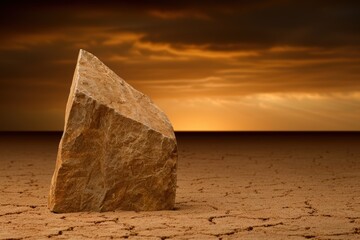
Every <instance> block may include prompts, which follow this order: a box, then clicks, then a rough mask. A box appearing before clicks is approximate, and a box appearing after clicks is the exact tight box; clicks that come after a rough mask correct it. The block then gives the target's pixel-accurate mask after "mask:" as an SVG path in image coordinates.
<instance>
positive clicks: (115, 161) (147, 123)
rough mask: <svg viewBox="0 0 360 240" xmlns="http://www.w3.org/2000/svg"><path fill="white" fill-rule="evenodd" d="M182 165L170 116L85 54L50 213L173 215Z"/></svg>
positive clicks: (60, 152) (74, 88)
mask: <svg viewBox="0 0 360 240" xmlns="http://www.w3.org/2000/svg"><path fill="white" fill-rule="evenodd" d="M176 164H177V146H176V139H175V135H174V131H173V128H172V126H171V123H170V121H169V120H168V118H167V117H166V115H165V114H164V113H163V112H162V111H161V110H160V109H159V108H158V107H157V106H156V105H155V104H154V103H153V102H152V101H151V100H150V99H149V98H148V97H147V96H145V95H144V94H142V93H140V92H139V91H137V90H135V89H134V88H133V87H131V86H130V85H129V84H127V83H126V82H125V81H124V80H123V79H121V78H120V77H118V76H117V75H116V74H115V73H114V72H113V71H111V70H110V69H109V68H108V67H107V66H105V64H103V63H102V62H101V61H100V60H99V59H98V58H96V57H95V56H93V55H92V54H90V53H88V52H86V51H84V50H80V53H79V57H78V62H77V66H76V69H75V73H74V78H73V82H72V86H71V90H70V95H69V99H68V102H67V105H66V113H65V128H64V133H63V136H62V139H61V141H60V145H59V150H58V156H57V161H56V167H55V172H54V175H53V178H52V182H51V189H50V195H49V201H48V206H49V209H50V210H51V211H53V212H77V211H111V210H116V209H119V210H135V211H141V210H144V211H145V210H162V209H172V208H173V207H174V202H175V189H176Z"/></svg>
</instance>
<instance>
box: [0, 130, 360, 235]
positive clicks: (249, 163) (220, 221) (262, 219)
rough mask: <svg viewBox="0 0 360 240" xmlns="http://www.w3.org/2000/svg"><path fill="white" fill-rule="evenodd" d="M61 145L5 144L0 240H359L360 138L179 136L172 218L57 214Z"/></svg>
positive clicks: (53, 141) (48, 137) (0, 144)
mask: <svg viewBox="0 0 360 240" xmlns="http://www.w3.org/2000/svg"><path fill="white" fill-rule="evenodd" d="M60 137H61V133H2V134H1V135H0V192H1V193H0V239H47V238H54V239H87V238H96V239H121V238H130V239H360V133H341V132H338V133H261V132H254V133H251V132H250V133H249V132H238V133H177V140H178V147H179V162H178V188H177V197H176V208H175V209H174V210H171V211H158V212H125V211H115V212H102V213H91V212H84V213H68V214H54V213H51V212H50V211H49V210H48V209H47V207H46V204H47V195H48V192H49V186H50V179H51V176H52V173H53V170H54V166H55V160H56V152H57V146H58V143H59V140H60Z"/></svg>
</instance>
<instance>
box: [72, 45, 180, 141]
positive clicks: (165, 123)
mask: <svg viewBox="0 0 360 240" xmlns="http://www.w3.org/2000/svg"><path fill="white" fill-rule="evenodd" d="M73 84H75V85H76V86H75V89H77V91H78V92H81V93H83V94H85V95H87V96H89V97H91V98H93V99H94V100H96V101H97V102H99V103H100V104H104V105H106V106H108V107H110V108H112V109H114V110H115V111H116V112H118V113H120V114H121V115H123V116H125V117H129V118H131V119H133V120H135V121H138V122H140V123H142V124H144V125H146V126H148V127H149V128H152V129H154V130H155V131H157V132H159V133H161V134H163V135H164V136H167V137H172V138H173V137H174V130H173V128H172V126H171V123H170V121H169V119H168V118H167V116H166V115H165V114H164V113H163V112H162V111H161V110H160V109H159V108H158V107H157V106H156V105H155V104H153V102H152V101H151V100H150V98H148V97H147V96H146V95H145V94H143V93H141V92H139V91H137V90H136V89H134V88H133V87H132V86H130V85H129V84H128V83H126V82H125V81H124V80H123V79H122V78H120V77H119V76H118V75H116V74H115V73H114V72H113V71H112V70H111V69H110V68H108V67H107V66H106V65H105V64H104V63H102V62H101V61H100V60H99V59H98V58H97V57H96V56H94V55H93V54H91V53H89V52H87V51H85V50H83V49H81V50H80V52H79V56H78V61H77V66H76V70H75V75H74V80H73ZM129 103H131V104H129ZM134 105H136V106H134Z"/></svg>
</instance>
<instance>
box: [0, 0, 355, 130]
mask: <svg viewBox="0 0 360 240" xmlns="http://www.w3.org/2000/svg"><path fill="white" fill-rule="evenodd" d="M0 12H1V14H0V27H1V30H2V32H1V34H0V54H1V58H0V111H2V112H6V111H10V110H11V111H12V112H13V116H17V114H18V116H22V117H24V116H25V115H26V114H27V115H26V116H27V117H29V116H30V115H31V110H34V111H38V114H39V116H46V111H48V109H53V108H55V109H57V110H56V111H58V112H56V113H54V114H55V115H56V116H58V115H59V116H60V115H62V111H63V106H64V104H65V102H66V97H67V94H68V89H69V86H70V82H71V79H72V74H73V71H74V66H75V63H76V57H77V53H78V50H79V48H84V49H86V50H89V51H90V52H92V53H94V54H95V55H96V56H98V57H99V58H100V59H101V60H103V61H104V62H105V63H106V64H107V65H108V66H109V67H111V68H112V69H113V70H115V72H117V73H119V75H121V76H122V77H123V78H124V79H126V80H127V81H129V82H130V83H131V84H132V85H134V86H135V87H136V88H138V89H139V90H141V91H144V92H145V93H147V94H149V95H150V96H151V97H153V98H182V99H184V98H190V97H192V96H203V97H213V96H216V97H221V96H222V97H234V96H244V95H251V94H262V93H279V92H281V93H293V92H299V93H325V94H327V93H333V92H345V93H346V92H351V91H360V82H359V79H360V70H359V66H360V2H359V1H290V0H263V1H250V0H249V1H204V2H200V1H156V2H153V1H101V4H99V3H98V2H96V3H95V2H89V1H76V2H73V1H65V2H61V4H60V3H58V2H56V1H35V2H34V1H32V2H29V1H24V2H23V3H22V2H16V3H13V2H6V3H2V5H1V9H0ZM54 111H55V110H54ZM25 113H26V114H25ZM24 114H25V115H24ZM29 114H30V115H29ZM55 115H54V116H55ZM26 116H25V117H26ZM30 117H31V116H30ZM11 122H12V121H11V119H10V120H7V121H6V123H7V124H8V126H10V125H11ZM15 128H16V127H15Z"/></svg>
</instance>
